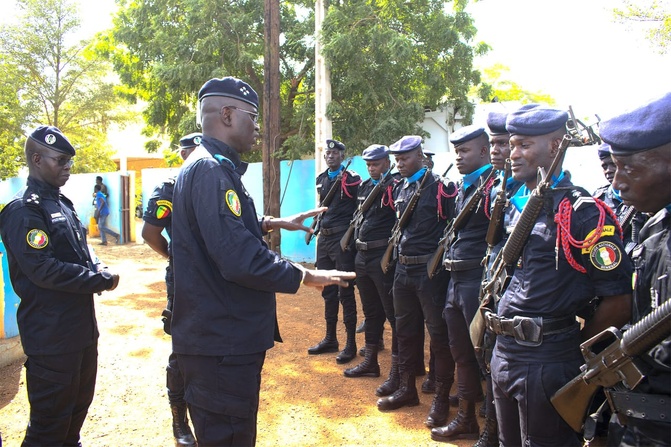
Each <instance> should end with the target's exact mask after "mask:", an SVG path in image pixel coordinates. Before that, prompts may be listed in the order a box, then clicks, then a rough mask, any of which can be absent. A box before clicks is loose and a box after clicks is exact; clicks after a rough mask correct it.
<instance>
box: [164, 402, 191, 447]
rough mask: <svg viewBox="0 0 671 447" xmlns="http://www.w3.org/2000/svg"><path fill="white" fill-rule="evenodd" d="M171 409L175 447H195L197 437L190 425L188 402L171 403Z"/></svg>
mask: <svg viewBox="0 0 671 447" xmlns="http://www.w3.org/2000/svg"><path fill="white" fill-rule="evenodd" d="M170 411H171V412H172V434H173V436H174V437H175V447H186V446H190V447H195V445H196V439H195V438H194V437H193V433H191V428H190V427H189V419H188V416H187V413H186V403H180V404H170Z"/></svg>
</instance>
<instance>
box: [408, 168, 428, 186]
mask: <svg viewBox="0 0 671 447" xmlns="http://www.w3.org/2000/svg"><path fill="white" fill-rule="evenodd" d="M426 169H427V168H426V166H424V167H423V168H422V169H420V170H419V171H417V172H415V173H414V174H412V175H411V176H410V177H406V179H405V181H406V182H408V184H411V183H415V182H416V181H417V180H419V179H421V178H422V176H424V173H425V172H426Z"/></svg>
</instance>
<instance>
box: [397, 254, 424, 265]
mask: <svg viewBox="0 0 671 447" xmlns="http://www.w3.org/2000/svg"><path fill="white" fill-rule="evenodd" d="M432 256H433V255H423V256H403V255H398V262H399V263H400V264H403V265H415V264H426V263H427V262H429V260H431V257H432Z"/></svg>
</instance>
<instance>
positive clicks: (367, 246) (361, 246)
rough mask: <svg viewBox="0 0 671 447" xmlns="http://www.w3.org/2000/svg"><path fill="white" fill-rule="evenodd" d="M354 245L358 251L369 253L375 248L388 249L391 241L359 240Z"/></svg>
mask: <svg viewBox="0 0 671 447" xmlns="http://www.w3.org/2000/svg"><path fill="white" fill-rule="evenodd" d="M354 244H355V245H356V249H357V251H368V250H372V249H374V248H380V247H386V246H387V245H389V239H388V238H387V239H378V240H376V241H368V242H362V241H360V240H359V239H357V240H356V241H355V242H354Z"/></svg>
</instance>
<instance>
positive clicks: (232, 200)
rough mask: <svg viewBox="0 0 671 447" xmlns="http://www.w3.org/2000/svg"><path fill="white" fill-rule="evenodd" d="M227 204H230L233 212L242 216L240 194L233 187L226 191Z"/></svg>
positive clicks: (229, 206) (229, 207)
mask: <svg viewBox="0 0 671 447" xmlns="http://www.w3.org/2000/svg"><path fill="white" fill-rule="evenodd" d="M226 205H228V209H229V210H231V213H233V214H235V215H236V216H237V217H240V215H241V214H242V205H240V198H239V197H238V194H237V193H236V192H235V191H233V190H232V189H229V190H228V191H226Z"/></svg>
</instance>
